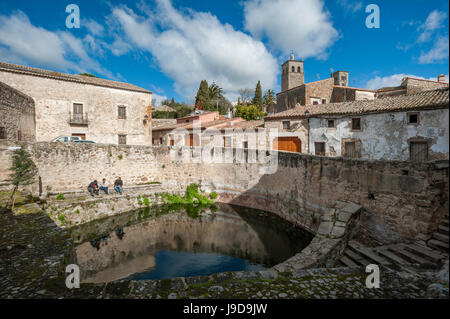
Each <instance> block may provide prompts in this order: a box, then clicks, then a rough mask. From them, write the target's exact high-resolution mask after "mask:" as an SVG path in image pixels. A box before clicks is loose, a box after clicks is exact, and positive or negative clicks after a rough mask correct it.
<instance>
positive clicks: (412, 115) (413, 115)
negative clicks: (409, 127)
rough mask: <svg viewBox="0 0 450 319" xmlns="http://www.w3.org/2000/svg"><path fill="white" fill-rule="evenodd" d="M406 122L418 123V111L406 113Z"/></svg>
mask: <svg viewBox="0 0 450 319" xmlns="http://www.w3.org/2000/svg"><path fill="white" fill-rule="evenodd" d="M407 116H408V124H419V113H416V112H415V113H408V114H407Z"/></svg>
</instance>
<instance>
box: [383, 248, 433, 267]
mask: <svg viewBox="0 0 450 319" xmlns="http://www.w3.org/2000/svg"><path fill="white" fill-rule="evenodd" d="M390 250H391V251H393V252H395V253H396V254H397V255H399V256H401V257H403V258H406V259H407V260H408V261H409V262H410V263H411V264H418V265H419V266H420V267H424V268H434V267H436V266H437V265H436V264H435V263H433V262H432V261H429V260H427V259H425V258H422V257H420V256H419V255H416V254H414V253H412V252H409V251H408V250H406V249H405V246H403V245H398V246H394V247H390Z"/></svg>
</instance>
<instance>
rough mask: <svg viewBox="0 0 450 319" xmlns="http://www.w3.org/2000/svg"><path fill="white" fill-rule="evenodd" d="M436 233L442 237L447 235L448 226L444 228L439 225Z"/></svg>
mask: <svg viewBox="0 0 450 319" xmlns="http://www.w3.org/2000/svg"><path fill="white" fill-rule="evenodd" d="M438 233H440V234H443V235H448V226H447V227H445V226H444V225H442V224H441V225H439V227H438Z"/></svg>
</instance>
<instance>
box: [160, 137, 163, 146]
mask: <svg viewBox="0 0 450 319" xmlns="http://www.w3.org/2000/svg"><path fill="white" fill-rule="evenodd" d="M162 143H163V138H162V137H160V138H159V144H161V145H162Z"/></svg>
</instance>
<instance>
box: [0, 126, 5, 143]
mask: <svg viewBox="0 0 450 319" xmlns="http://www.w3.org/2000/svg"><path fill="white" fill-rule="evenodd" d="M0 140H6V129H5V128H4V127H3V126H0Z"/></svg>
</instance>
